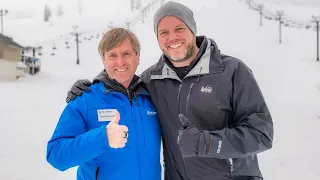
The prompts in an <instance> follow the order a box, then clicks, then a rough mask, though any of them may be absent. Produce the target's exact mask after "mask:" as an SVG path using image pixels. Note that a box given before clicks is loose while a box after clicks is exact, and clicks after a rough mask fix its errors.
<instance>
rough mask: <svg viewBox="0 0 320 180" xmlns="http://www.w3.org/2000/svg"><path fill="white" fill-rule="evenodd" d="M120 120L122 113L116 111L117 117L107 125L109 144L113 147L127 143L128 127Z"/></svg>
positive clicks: (121, 146) (119, 146)
mask: <svg viewBox="0 0 320 180" xmlns="http://www.w3.org/2000/svg"><path fill="white" fill-rule="evenodd" d="M119 121H120V114H119V112H118V111H115V117H114V118H113V119H112V121H111V122H110V123H109V124H108V125H107V127H106V131H107V138H108V142H109V146H110V147H112V148H123V147H125V145H126V143H127V137H128V127H127V126H124V125H119Z"/></svg>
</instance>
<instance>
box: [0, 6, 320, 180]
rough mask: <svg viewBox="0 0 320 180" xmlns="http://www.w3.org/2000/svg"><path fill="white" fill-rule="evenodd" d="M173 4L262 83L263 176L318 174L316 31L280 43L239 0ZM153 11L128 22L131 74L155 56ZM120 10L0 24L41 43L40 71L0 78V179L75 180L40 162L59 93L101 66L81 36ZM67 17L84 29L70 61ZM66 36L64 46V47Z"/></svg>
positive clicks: (299, 10)
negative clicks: (269, 139)
mask: <svg viewBox="0 0 320 180" xmlns="http://www.w3.org/2000/svg"><path fill="white" fill-rule="evenodd" d="M179 2H182V3H184V4H185V5H187V6H189V7H190V8H191V9H192V10H193V11H194V14H195V18H196V22H197V25H198V35H206V36H207V37H211V38H213V39H214V40H215V41H216V42H217V44H218V46H219V48H220V50H221V52H222V53H226V54H229V55H232V56H235V57H238V58H240V59H241V60H243V61H244V62H245V63H246V64H247V65H248V66H249V67H250V68H251V69H252V71H253V73H254V75H255V77H256V79H257V81H258V83H259V85H260V87H261V90H262V92H263V94H264V96H265V99H266V101H267V103H268V106H269V108H270V111H271V113H272V116H273V120H274V127H275V139H274V146H273V148H272V149H271V150H269V151H267V152H265V153H262V154H260V155H259V157H260V166H261V170H262V172H263V175H264V177H265V179H266V180H283V179H290V180H300V179H320V170H319V165H318V162H319V161H320V155H319V153H318V152H319V147H320V144H319V140H318V138H320V133H318V132H317V131H318V128H319V127H320V62H316V32H315V31H313V30H310V29H309V30H306V29H298V28H285V27H283V28H282V30H283V32H282V44H279V43H278V23H277V22H276V21H267V20H265V19H264V20H263V26H262V27H260V26H259V15H258V13H257V12H255V11H253V10H250V9H248V6H247V5H246V4H245V2H244V1H243V0H240V1H239V0H215V1H212V0H197V1H194V0H179ZM269 4H270V6H269V7H270V9H272V8H275V9H274V10H275V11H276V10H278V9H276V7H278V6H277V5H274V4H271V3H269ZM156 7H158V5H157V6H156ZM281 7H284V8H286V9H287V11H290V10H291V11H295V14H294V15H295V17H305V16H306V14H312V13H313V12H315V13H317V12H318V9H316V8H312V7H310V6H308V7H306V6H292V5H288V6H285V5H281ZM293 9H294V10H293ZM152 13H154V10H151V11H150V14H149V16H148V18H147V19H146V20H145V23H143V24H142V23H141V22H139V23H138V24H136V25H135V26H134V27H132V30H133V31H134V32H135V33H136V34H137V36H138V37H139V39H140V41H141V44H142V52H141V53H142V54H141V65H140V67H139V69H138V73H137V74H139V73H140V72H142V70H144V69H146V68H147V67H149V66H150V65H152V64H153V63H155V62H156V61H157V60H158V58H159V56H160V50H159V48H158V45H157V41H156V37H155V35H154V33H153V25H152V23H153V20H152V19H153V18H152ZM123 14H124V16H121V17H116V16H112V17H100V19H97V20H96V21H93V19H94V18H97V17H96V16H85V17H84V16H78V17H72V18H70V19H67V18H61V19H60V20H59V21H58V20H57V21H53V25H52V28H51V27H50V26H49V25H48V24H43V23H41V22H40V21H39V19H38V20H37V19H35V20H20V21H17V20H12V21H11V22H6V29H7V30H6V32H8V34H7V35H10V36H12V37H14V39H15V40H17V42H23V43H26V44H28V43H30V44H32V43H34V45H42V46H43V48H44V49H43V52H42V53H43V56H41V57H40V58H41V60H42V69H41V72H40V73H39V74H37V75H36V76H27V77H25V78H23V79H20V80H18V81H16V82H3V81H2V82H0V121H1V122H2V123H1V126H0V179H3V180H27V179H30V180H43V179H47V180H55V179H61V180H64V179H65V180H67V179H75V171H76V168H72V169H70V170H68V171H66V172H59V171H58V170H55V169H54V168H52V167H51V166H50V165H49V164H48V163H47V162H46V159H45V154H46V143H47V141H48V140H49V138H50V137H51V134H52V132H53V129H54V128H55V125H56V122H57V120H58V118H59V115H60V113H61V112H62V110H63V108H64V107H65V105H66V103H65V97H66V93H67V91H68V90H69V88H70V87H71V86H72V84H73V83H74V82H75V81H76V80H77V79H82V78H86V79H92V78H93V77H94V76H95V75H96V74H97V73H98V72H100V70H101V69H102V62H101V59H100V57H99V55H98V52H97V45H98V43H99V40H100V38H101V35H100V38H96V36H94V38H93V39H92V40H91V41H88V40H84V39H83V38H84V37H89V36H91V35H96V34H97V33H100V34H101V32H102V31H104V30H106V29H107V26H108V25H109V23H110V22H114V23H115V22H117V23H119V24H123V23H124V21H125V20H126V18H127V17H129V18H130V17H132V15H130V13H129V10H128V13H123ZM93 17H94V18H93ZM104 18H105V20H104V21H103V20H102V19H104ZM83 19H85V20H83ZM74 21H76V22H77V24H78V26H79V31H80V30H81V29H80V27H84V29H83V31H88V32H89V31H90V33H85V34H83V36H82V43H81V44H80V65H76V49H75V42H74V38H71V37H69V38H68V37H66V36H63V37H61V34H66V33H68V32H70V31H72V25H73V23H72V22H74ZM28 23H30V24H28ZM88 24H90V26H89V25H88ZM88 26H89V27H88ZM26 27H28V28H32V30H27V29H26ZM86 28H87V29H86ZM9 29H10V30H9ZM89 34H90V35H89ZM36 35H39V37H38V36H36ZM33 39H34V42H33V41H32V40H33ZM66 41H68V42H69V43H70V47H71V48H70V49H66V48H65V47H66V45H65V42H66ZM53 44H54V45H55V46H56V47H57V50H55V56H51V55H50V54H51V53H52V52H53V50H52V47H53Z"/></svg>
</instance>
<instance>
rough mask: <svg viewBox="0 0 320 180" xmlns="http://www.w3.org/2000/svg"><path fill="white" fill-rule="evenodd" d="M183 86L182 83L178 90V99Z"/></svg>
mask: <svg viewBox="0 0 320 180" xmlns="http://www.w3.org/2000/svg"><path fill="white" fill-rule="evenodd" d="M181 88H182V83H181V84H180V86H179V91H178V97H177V100H180V92H181Z"/></svg>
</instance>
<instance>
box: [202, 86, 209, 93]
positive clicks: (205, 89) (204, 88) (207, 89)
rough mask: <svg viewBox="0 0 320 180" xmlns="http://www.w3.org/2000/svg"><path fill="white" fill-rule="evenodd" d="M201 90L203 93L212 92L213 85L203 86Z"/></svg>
mask: <svg viewBox="0 0 320 180" xmlns="http://www.w3.org/2000/svg"><path fill="white" fill-rule="evenodd" d="M200 91H201V92H203V93H211V92H212V87H210V86H205V87H204V86H202V87H201V89H200Z"/></svg>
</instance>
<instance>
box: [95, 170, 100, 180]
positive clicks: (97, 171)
mask: <svg viewBox="0 0 320 180" xmlns="http://www.w3.org/2000/svg"><path fill="white" fill-rule="evenodd" d="M99 171H100V167H97V169H96V180H98V175H99Z"/></svg>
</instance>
